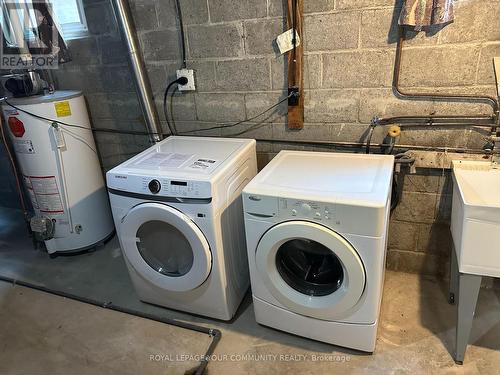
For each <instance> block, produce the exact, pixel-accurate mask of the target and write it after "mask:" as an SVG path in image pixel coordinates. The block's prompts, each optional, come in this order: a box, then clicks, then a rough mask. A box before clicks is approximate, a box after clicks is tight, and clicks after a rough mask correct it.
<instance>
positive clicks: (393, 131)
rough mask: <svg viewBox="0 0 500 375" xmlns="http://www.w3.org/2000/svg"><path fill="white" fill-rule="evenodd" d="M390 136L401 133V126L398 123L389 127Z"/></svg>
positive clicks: (397, 135)
mask: <svg viewBox="0 0 500 375" xmlns="http://www.w3.org/2000/svg"><path fill="white" fill-rule="evenodd" d="M387 134H388V135H389V137H391V138H397V137H399V136H400V135H401V127H400V126H398V125H392V126H391V127H389V131H388V132H387Z"/></svg>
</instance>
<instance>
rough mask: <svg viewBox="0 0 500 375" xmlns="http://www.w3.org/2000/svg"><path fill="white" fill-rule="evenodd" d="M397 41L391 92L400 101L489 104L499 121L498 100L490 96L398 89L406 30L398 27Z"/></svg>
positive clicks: (496, 119) (499, 108)
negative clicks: (392, 91) (416, 91)
mask: <svg viewBox="0 0 500 375" xmlns="http://www.w3.org/2000/svg"><path fill="white" fill-rule="evenodd" d="M398 33H399V40H398V46H397V50H396V61H395V63H394V79H393V83H392V86H393V90H394V93H395V95H396V96H398V97H400V98H402V99H417V100H418V99H420V100H426V99H429V100H440V101H456V102H475V103H485V104H489V105H490V106H491V108H492V109H493V116H494V118H495V121H496V122H497V125H498V121H499V115H500V105H499V103H498V100H497V99H496V98H494V97H492V96H487V95H479V96H475V95H465V94H442V93H434V94H430V93H415V92H405V91H403V90H402V89H401V88H400V87H399V78H400V75H401V60H402V55H403V43H404V40H405V38H406V29H405V28H404V27H402V26H400V27H399V30H398Z"/></svg>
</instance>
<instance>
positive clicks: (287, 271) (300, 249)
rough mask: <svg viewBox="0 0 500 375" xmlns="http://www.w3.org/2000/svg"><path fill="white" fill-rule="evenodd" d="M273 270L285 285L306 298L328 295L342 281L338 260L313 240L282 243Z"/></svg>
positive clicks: (337, 287)
mask: <svg viewBox="0 0 500 375" xmlns="http://www.w3.org/2000/svg"><path fill="white" fill-rule="evenodd" d="M276 267H277V269H278V272H279V273H280V275H281V277H282V278H283V280H285V281H286V283H287V284H288V285H290V286H291V287H292V288H293V289H295V290H296V291H298V292H300V293H304V294H306V295H309V296H327V295H329V294H332V293H334V292H335V291H337V290H338V289H339V288H340V286H341V285H342V282H343V281H344V270H343V269H342V263H341V262H340V260H339V258H338V257H337V256H336V255H335V254H334V253H333V252H332V251H331V250H330V249H328V248H327V247H326V246H324V245H322V244H320V243H319V242H316V241H314V240H309V239H304V238H300V239H294V240H290V241H287V242H285V243H284V244H283V245H281V246H280V248H279V249H278V252H277V253H276Z"/></svg>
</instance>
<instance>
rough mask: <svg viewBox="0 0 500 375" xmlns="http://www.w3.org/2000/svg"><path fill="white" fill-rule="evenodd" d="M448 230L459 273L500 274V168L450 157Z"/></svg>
mask: <svg viewBox="0 0 500 375" xmlns="http://www.w3.org/2000/svg"><path fill="white" fill-rule="evenodd" d="M452 165H453V207H452V217H451V232H452V236H453V242H454V245H455V252H456V256H457V262H458V268H459V270H460V272H461V273H467V274H475V275H482V276H492V277H500V169H495V168H493V166H492V163H491V162H489V161H484V162H483V161H462V160H456V161H453V163H452Z"/></svg>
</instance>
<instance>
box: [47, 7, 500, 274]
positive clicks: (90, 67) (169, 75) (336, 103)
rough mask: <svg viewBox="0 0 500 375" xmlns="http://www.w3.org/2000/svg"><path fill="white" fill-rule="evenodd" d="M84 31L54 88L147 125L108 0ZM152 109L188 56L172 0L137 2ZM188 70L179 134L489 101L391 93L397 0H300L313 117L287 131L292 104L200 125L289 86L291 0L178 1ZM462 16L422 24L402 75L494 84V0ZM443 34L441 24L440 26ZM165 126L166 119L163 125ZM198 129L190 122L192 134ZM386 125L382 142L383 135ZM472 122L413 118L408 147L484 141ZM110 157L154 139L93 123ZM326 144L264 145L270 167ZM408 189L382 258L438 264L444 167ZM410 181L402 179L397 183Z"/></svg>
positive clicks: (463, 89)
mask: <svg viewBox="0 0 500 375" xmlns="http://www.w3.org/2000/svg"><path fill="white" fill-rule="evenodd" d="M84 2H85V13H86V16H87V20H88V24H89V33H90V35H89V37H87V38H84V39H80V40H75V41H72V42H71V43H70V47H71V49H72V52H73V56H74V61H73V62H71V63H69V64H66V65H64V66H63V67H62V68H61V69H60V70H59V71H57V72H56V76H57V80H58V84H59V88H61V89H82V90H83V91H84V93H85V95H86V97H87V100H88V104H89V108H90V111H91V114H92V120H93V124H94V126H95V127H103V128H109V127H112V128H116V129H128V130H130V129H134V130H143V129H144V124H143V119H142V115H141V110H140V107H139V105H138V102H137V96H136V94H135V90H134V86H133V81H132V77H131V72H130V69H129V68H128V64H127V59H126V58H127V57H126V49H125V47H124V44H123V42H122V41H121V39H120V35H119V30H118V28H117V24H116V20H115V18H114V15H113V12H112V7H111V4H110V2H109V0H84ZM130 2H131V6H132V10H133V15H134V19H135V22H136V26H137V29H138V33H139V38H140V41H141V45H142V52H143V54H144V57H145V60H146V63H147V68H148V72H149V77H150V79H151V83H152V85H153V90H154V93H155V100H156V102H157V104H158V112H159V113H160V116H161V118H162V120H163V121H164V115H163V109H162V106H161V102H162V96H163V90H164V88H165V86H166V84H167V82H169V81H171V80H172V79H174V78H175V70H176V69H177V68H178V67H179V66H180V63H181V61H180V41H179V32H178V23H177V21H176V18H175V6H174V1H173V0H131V1H130ZM180 2H181V6H182V10H183V14H184V19H185V27H186V37H187V47H188V51H187V53H188V67H189V68H192V69H195V70H196V79H197V91H196V93H189V94H182V95H176V97H175V99H174V106H173V107H174V116H175V119H176V124H177V128H178V130H179V131H180V132H182V131H193V130H199V131H200V134H204V135H232V134H237V133H240V132H241V131H242V130H244V129H248V128H251V131H249V132H248V133H246V134H244V135H239V136H247V137H256V138H272V139H281V140H292V139H297V140H332V141H348V142H358V141H360V140H363V139H364V137H365V135H366V128H367V125H368V123H369V121H370V119H371V118H372V117H373V116H375V115H377V116H390V115H410V114H413V115H415V114H422V115H423V114H431V113H434V114H443V115H445V114H489V113H490V112H489V111H490V109H489V107H487V106H483V105H470V104H463V103H461V104H456V103H455V104H450V103H432V102H412V101H402V100H399V99H396V98H395V97H394V95H393V93H392V90H391V81H392V71H393V62H394V54H395V48H396V39H397V32H396V31H397V28H396V19H397V15H398V13H399V7H400V5H401V1H400V0H397V1H395V0H357V1H350V0H305V1H304V8H305V9H304V10H305V16H304V22H305V31H304V34H305V35H304V36H303V41H304V46H305V55H306V58H305V68H304V72H305V87H306V92H305V95H306V99H305V106H306V108H305V120H306V124H305V127H304V129H303V130H301V131H298V132H297V131H294V132H291V131H288V130H287V129H286V105H283V106H282V107H280V108H278V110H277V111H275V112H273V113H272V114H271V115H268V116H264V117H263V118H262V121H263V122H262V123H247V124H245V125H241V126H238V127H235V128H231V129H226V130H221V131H219V130H218V131H203V129H204V128H208V127H211V126H214V125H216V124H218V123H220V122H229V123H230V122H234V121H239V120H243V119H245V118H249V117H252V116H253V115H255V114H256V113H259V112H260V111H262V110H264V109H266V108H268V107H270V106H271V105H273V104H275V103H276V102H278V101H279V99H280V98H283V96H284V89H285V88H286V80H285V77H286V68H285V64H284V61H285V59H284V57H283V56H279V55H278V54H277V53H276V48H275V45H274V42H273V40H274V39H275V37H276V36H277V35H278V34H279V33H280V32H282V31H284V30H285V26H284V22H285V21H284V14H285V13H284V4H285V3H286V2H285V1H283V0H253V1H234V0H181V1H180ZM456 5H457V9H456V22H455V23H454V24H451V25H449V26H447V27H445V28H444V29H443V30H441V31H439V30H438V29H434V30H430V31H429V32H428V33H427V34H426V33H424V32H422V33H418V34H416V33H414V34H412V35H411V37H412V38H411V39H410V40H409V41H408V42H407V45H406V47H405V55H404V60H403V72H402V85H403V86H404V87H406V88H411V89H412V90H416V91H422V92H428V91H430V92H433V91H436V90H438V91H442V92H443V91H447V92H457V93H484V94H490V95H494V78H493V68H492V62H491V60H492V57H493V56H500V42H499V40H500V28H498V19H500V1H499V0H467V1H457V2H456ZM438 31H439V32H438ZM164 128H165V131H166V132H167V130H166V126H164ZM194 134H196V133H194ZM383 135H384V134H383V129H379V130H378V132H377V134H376V139H375V140H374V141H375V142H380V141H381V140H382V138H383ZM484 135H485V134H484V132H480V131H478V129H475V128H468V129H463V128H454V129H450V128H441V129H439V128H437V129H434V128H433V129H419V130H416V129H413V130H407V131H405V132H404V133H403V134H402V136H401V138H400V140H399V143H400V144H404V145H420V146H429V147H452V148H472V149H481V148H482V146H483V145H484V144H485V140H484ZM96 138H97V142H98V147H99V152H100V155H101V160H102V163H103V168H104V169H105V170H106V169H109V168H111V167H113V166H114V165H117V164H118V163H120V162H122V161H124V160H126V159H127V158H128V157H130V156H132V155H133V154H135V153H137V152H139V151H141V150H143V149H144V148H146V147H147V146H148V141H147V137H145V136H132V135H118V134H106V133H97V134H96ZM292 148H293V149H297V148H298V149H307V150H322V151H323V150H329V151H332V150H333V149H332V148H325V147H322V148H315V147H312V146H308V147H301V146H300V147H298V146H296V145H295V146H294V145H290V144H288V145H287V144H286V143H266V142H260V143H259V144H258V151H259V161H260V164H261V166H263V165H265V163H266V162H267V161H269V160H270V159H271V158H272V157H273V156H274V155H275V154H276V153H277V152H279V151H280V150H281V149H292ZM399 181H400V186H403V188H402V191H401V194H402V200H401V204H400V206H399V207H398V209H397V210H396V211H395V212H394V214H393V217H392V220H391V231H390V232H391V235H390V241H389V253H388V267H389V268H390V269H393V270H403V271H410V272H420V273H425V274H444V273H446V270H447V261H448V258H449V252H450V246H451V240H450V234H449V229H448V228H449V220H450V210H451V209H450V207H451V192H452V184H451V178H450V174H449V172H448V171H446V170H436V169H419V170H417V174H414V175H409V174H407V173H402V174H400V175H399ZM403 182H404V183H403Z"/></svg>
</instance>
